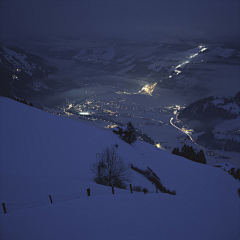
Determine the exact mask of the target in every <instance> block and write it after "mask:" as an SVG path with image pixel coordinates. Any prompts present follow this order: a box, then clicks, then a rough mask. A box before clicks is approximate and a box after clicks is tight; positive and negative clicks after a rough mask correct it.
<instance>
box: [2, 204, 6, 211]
mask: <svg viewBox="0 0 240 240" xmlns="http://www.w3.org/2000/svg"><path fill="white" fill-rule="evenodd" d="M2 207H3V211H4V213H7V210H6V206H5V203H2Z"/></svg>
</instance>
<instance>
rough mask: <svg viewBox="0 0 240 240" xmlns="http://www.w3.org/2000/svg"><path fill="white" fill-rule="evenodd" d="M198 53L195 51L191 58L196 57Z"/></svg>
mask: <svg viewBox="0 0 240 240" xmlns="http://www.w3.org/2000/svg"><path fill="white" fill-rule="evenodd" d="M197 55H198V53H195V54H193V55H192V56H190V58H194V57H196V56H197Z"/></svg>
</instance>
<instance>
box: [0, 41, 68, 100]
mask: <svg viewBox="0 0 240 240" xmlns="http://www.w3.org/2000/svg"><path fill="white" fill-rule="evenodd" d="M57 71H58V69H57V68H56V67H53V66H49V63H48V62H47V61H45V60H44V59H42V58H41V57H39V56H36V55H33V54H29V53H27V52H25V51H23V50H22V49H20V48H17V47H6V46H0V76H1V82H0V94H1V95H2V96H8V97H17V98H25V99H32V98H39V97H42V96H46V95H47V94H53V93H55V92H56V91H58V90H59V89H62V88H71V87H73V86H72V84H70V83H68V84H69V86H66V84H65V83H64V82H63V81H59V80H58V79H54V78H52V77H50V74H53V73H56V72H57Z"/></svg>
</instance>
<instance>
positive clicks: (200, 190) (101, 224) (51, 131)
mask: <svg viewBox="0 0 240 240" xmlns="http://www.w3.org/2000/svg"><path fill="white" fill-rule="evenodd" d="M0 120H1V121H0V132H1V135H0V141H1V145H0V158H1V199H0V200H1V202H5V203H28V202H32V201H37V200H39V199H42V198H44V197H48V195H49V194H51V195H57V196H66V195H70V194H74V193H77V192H81V191H85V190H86V189H87V188H89V187H90V188H91V192H92V193H93V194H91V196H90V197H88V198H87V197H81V198H78V199H75V200H69V201H66V202H59V203H54V204H50V205H44V206H40V207H37V208H32V209H23V210H19V211H11V212H9V213H7V214H3V213H2V212H1V214H0V217H1V234H2V235H1V236H2V237H3V238H2V239H9V240H11V239H160V238H161V239H238V237H240V235H239V224H240V222H239V196H238V194H237V188H238V187H239V185H238V182H237V181H236V180H235V179H234V178H233V177H232V176H230V175H229V174H227V173H226V172H224V171H223V170H221V169H218V168H214V167H211V166H206V165H203V164H198V163H195V162H191V161H189V160H187V159H184V158H181V157H178V156H176V155H172V154H169V153H167V152H164V151H162V150H159V149H157V148H155V147H154V146H152V145H150V144H147V143H145V142H140V141H137V142H136V143H134V144H133V145H132V146H131V145H129V144H127V143H125V142H123V141H122V140H120V139H119V138H118V137H117V135H115V134H114V133H112V132H111V131H104V130H100V129H97V128H94V127H92V126H89V125H85V124H82V123H79V122H76V121H72V120H68V119H66V118H63V117H60V116H56V115H51V114H49V113H46V112H44V111H41V110H38V109H34V108H31V107H28V106H26V105H24V104H20V103H18V102H15V101H13V100H10V99H7V98H0ZM115 144H118V150H119V155H121V156H122V157H123V159H124V160H125V161H126V162H131V163H132V164H133V165H135V166H137V167H139V168H142V169H146V167H147V166H149V167H150V168H151V169H152V170H153V171H154V172H155V173H156V174H157V175H158V176H159V177H160V179H161V181H162V183H163V185H164V186H165V187H166V188H169V189H170V190H176V193H177V195H176V196H172V195H169V194H163V193H158V194H156V193H149V194H147V195H144V194H143V193H133V194H130V193H129V190H118V189H116V192H115V195H111V190H110V189H109V187H105V186H101V185H97V184H95V183H93V182H92V181H91V178H92V174H91V170H90V166H91V164H92V163H93V162H94V161H95V159H96V155H97V153H100V152H101V151H102V150H103V149H104V148H105V147H106V146H112V145H115ZM132 184H133V185H140V186H143V187H147V188H148V189H149V191H150V192H155V188H154V187H153V186H152V185H151V184H150V183H149V182H147V180H146V179H145V178H143V177H142V176H141V175H139V174H137V173H133V179H132Z"/></svg>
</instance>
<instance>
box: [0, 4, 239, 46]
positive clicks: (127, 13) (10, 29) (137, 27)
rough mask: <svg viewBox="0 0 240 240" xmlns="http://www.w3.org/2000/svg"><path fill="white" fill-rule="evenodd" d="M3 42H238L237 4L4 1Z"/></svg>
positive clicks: (2, 6)
mask: <svg viewBox="0 0 240 240" xmlns="http://www.w3.org/2000/svg"><path fill="white" fill-rule="evenodd" d="M0 7H1V12H0V16H1V19H0V20H1V21H0V22H1V28H0V34H1V40H6V39H15V40H16V39H21V38H27V39H29V38H31V39H35V38H41V39H42V38H44V39H48V38H52V37H54V38H58V37H64V38H95V39H96V38H98V39H100V38H101V39H106V38H108V39H118V40H121V39H125V40H133V41H142V42H144V41H146V42H149V41H158V42H159V41H164V40H166V39H172V40H173V39H175V40H176V39H186V38H198V39H208V40H213V41H221V40H225V39H228V40H229V39H235V40H237V39H238V40H239V39H240V1H239V0H201V1H200V0H185V1H184V0H183V1H179V0H168V1H167V0H159V1H151V0H147V1H146V0H145V1H141V0H137V1H123V0H122V1H119V0H111V1H101V0H98V1H96V0H95V1H91V0H89V1H87V0H85V1H81V0H75V1H73V0H62V1H60V0H31V1H23V0H17V1H13V0H1V2H0Z"/></svg>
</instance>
